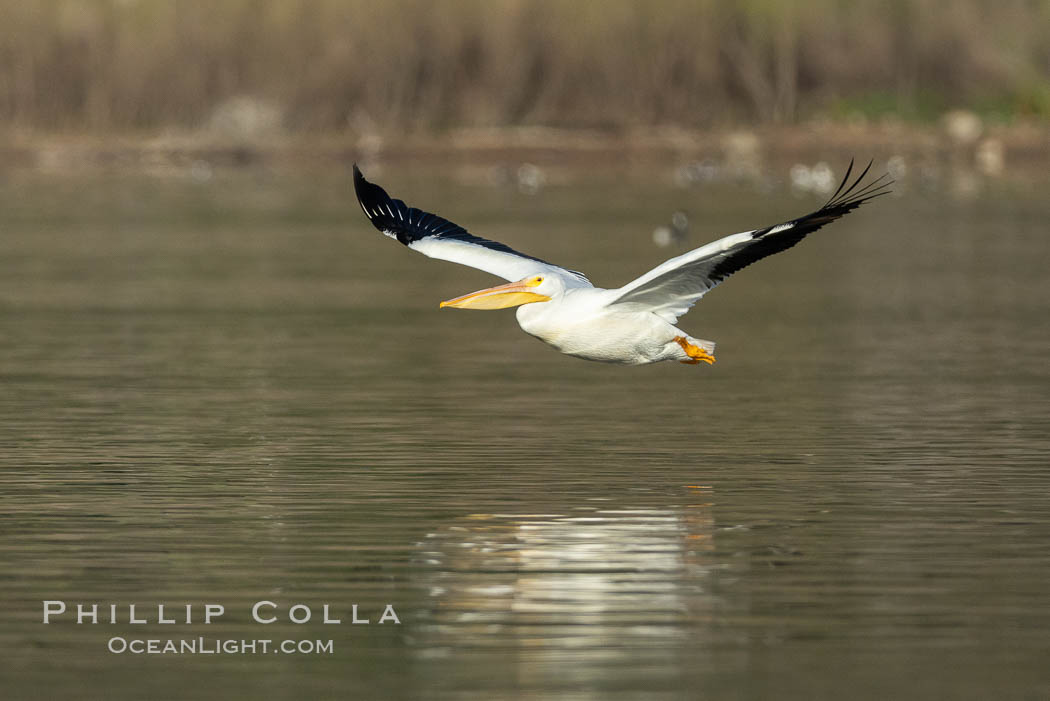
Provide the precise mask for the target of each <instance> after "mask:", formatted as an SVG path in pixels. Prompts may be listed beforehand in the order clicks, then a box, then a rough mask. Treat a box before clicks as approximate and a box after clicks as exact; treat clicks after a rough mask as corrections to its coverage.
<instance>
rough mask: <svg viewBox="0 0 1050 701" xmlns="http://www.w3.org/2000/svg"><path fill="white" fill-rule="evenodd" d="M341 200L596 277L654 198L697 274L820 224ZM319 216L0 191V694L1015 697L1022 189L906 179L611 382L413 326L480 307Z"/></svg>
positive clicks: (1026, 530) (418, 182) (563, 206)
mask: <svg viewBox="0 0 1050 701" xmlns="http://www.w3.org/2000/svg"><path fill="white" fill-rule="evenodd" d="M374 177H375V178H376V179H377V180H379V181H380V182H382V183H383V184H385V185H386V186H387V187H388V188H389V189H390V190H391V191H392V192H393V193H394V194H395V195H397V196H401V197H404V198H405V199H406V200H408V201H409V202H410V203H412V204H415V205H418V206H422V207H425V208H429V209H432V210H437V211H438V212H440V213H442V214H444V215H446V216H448V217H450V218H452V219H453V220H456V221H458V222H460V223H462V224H464V225H466V226H467V227H468V228H470V229H471V230H472V231H474V232H475V233H479V234H482V235H487V236H491V237H494V238H497V239H499V240H503V241H505V242H507V243H509V244H511V245H513V246H515V247H517V248H519V249H521V250H525V251H527V252H529V253H532V254H534V255H538V256H541V257H544V258H547V259H551V260H555V261H558V262H563V263H564V264H566V265H568V266H570V267H573V268H577V269H582V270H585V271H586V272H588V273H589V274H590V276H591V279H592V280H593V281H594V282H595V283H596V284H598V285H602V286H616V285H619V284H622V283H623V282H626V281H627V280H629V279H631V278H632V277H634V276H636V275H638V274H640V273H642V272H644V271H645V270H647V269H648V268H649V267H651V266H653V265H655V264H656V263H658V262H660V261H661V260H663V259H664V258H667V257H669V256H670V255H673V254H675V253H677V252H678V251H677V250H675V249H657V248H656V247H655V246H654V245H653V243H652V241H651V239H650V232H651V231H652V229H653V228H654V227H655V226H656V225H658V224H660V223H663V221H664V220H665V219H666V218H667V217H668V216H669V213H670V212H671V211H673V210H674V209H677V208H684V209H686V210H688V211H689V212H690V214H691V215H692V220H693V225H692V234H691V235H692V241H691V243H692V244H694V245H699V244H700V243H702V242H704V241H706V240H710V239H712V238H715V237H717V236H719V235H723V234H727V233H731V232H734V231H738V230H741V229H747V228H752V227H754V226H758V225H762V224H768V223H772V222H775V221H780V220H783V219H786V218H790V217H792V216H795V215H797V214H800V213H803V212H805V211H807V210H808V209H809V208H813V207H815V206H816V205H817V204H819V203H818V202H817V201H816V200H811V199H808V198H801V199H800V198H795V197H792V196H791V195H790V194H788V193H786V192H782V191H774V192H772V193H767V194H759V193H757V192H756V191H755V190H754V189H753V188H750V187H746V186H742V185H741V186H736V185H724V186H713V187H710V188H706V189H696V190H688V191H687V190H682V189H678V188H675V187H674V186H673V185H672V184H671V183H670V180H669V179H663V180H661V179H660V178H654V179H652V180H645V181H643V180H640V179H639V180H627V181H623V182H618V181H616V180H614V179H612V178H597V177H595V178H581V179H579V180H578V181H577V182H576V184H573V185H559V184H557V182H555V183H554V184H552V185H551V186H550V187H548V188H546V189H544V190H541V191H540V192H539V193H538V194H536V195H535V196H531V197H529V196H526V195H522V194H520V193H518V192H517V191H515V190H512V189H509V188H499V187H481V186H476V185H472V184H470V183H469V182H466V181H463V180H456V179H451V180H450V179H446V178H443V177H441V176H440V174H438V173H429V174H412V173H409V172H407V171H403V170H397V169H386V170H383V171H377V172H376V173H375V175H374ZM349 188H350V186H349V178H348V177H347V175H346V174H345V173H334V174H333V173H328V174H322V175H312V176H307V175H302V176H276V175H237V174H232V175H221V174H220V175H216V177H214V178H213V179H212V180H210V181H208V182H206V183H197V182H192V181H186V182H183V181H181V180H177V179H147V180H130V179H128V180H125V179H121V178H115V177H102V178H92V179H90V180H89V179H78V178H65V179H44V178H41V177H37V176H26V175H21V176H14V175H12V176H10V177H8V178H7V179H6V180H5V181H4V182H3V186H2V187H0V487H2V490H0V535H2V538H0V562H2V563H3V564H2V568H0V600H2V601H3V621H2V627H0V676H2V678H3V679H4V687H5V693H4V696H5V698H23V697H24V698H46V697H52V698H59V697H64V698H72V697H78V696H79V697H83V695H84V693H85V690H87V689H90V690H92V692H93V694H94V693H97V694H101V695H102V696H104V697H105V698H112V699H139V698H184V697H187V696H194V697H197V698H216V699H219V698H231V697H260V696H269V697H281V698H305V697H307V696H311V695H312V696H313V697H336V696H338V697H342V698H442V699H443V698H473V699H502V698H539V697H545V698H565V699H618V698H625V699H626V698H638V697H640V696H645V697H647V698H661V699H679V698H682V699H685V698H787V699H808V698H818V697H822V698H872V699H875V698H923V699H925V698H989V697H992V696H994V697H995V698H1033V699H1034V698H1045V697H1047V696H1050V665H1048V663H1047V661H1048V660H1050V596H1048V595H1047V582H1048V581H1050V499H1048V494H1050V468H1048V463H1050V440H1048V435H1050V365H1048V363H1047V353H1048V350H1050V331H1048V327H1047V301H1048V300H1050V281H1048V276H1047V272H1046V271H1047V268H1048V265H1050V243H1048V241H1050V239H1048V238H1047V221H1048V219H1050V205H1048V204H1047V203H1046V201H1045V199H1041V198H1039V197H1037V196H1036V195H1035V194H1028V193H1026V192H1023V191H1022V192H1017V191H1013V190H1009V189H1006V188H1004V190H1003V191H1001V192H987V193H985V194H984V195H982V196H981V197H979V198H978V199H977V200H974V201H968V202H958V201H953V200H950V199H942V198H940V197H938V196H937V195H935V194H932V193H921V192H918V191H915V190H910V189H909V188H908V187H907V186H906V184H905V186H904V187H902V188H900V190H901V192H900V194H899V195H898V196H895V197H893V198H883V199H881V200H878V201H877V202H874V203H872V204H870V205H867V206H865V207H864V208H862V209H861V210H860V211H858V212H857V213H855V214H852V215H850V216H849V217H847V218H845V219H844V220H842V221H841V222H839V223H837V224H835V225H834V226H833V227H829V228H828V229H825V230H822V231H821V232H819V233H818V234H816V235H814V236H812V237H811V238H810V239H807V240H806V241H805V242H803V243H802V244H800V245H799V246H798V247H797V248H795V249H793V250H791V251H790V252H788V253H786V254H784V255H781V256H778V257H776V258H775V259H771V260H767V261H763V262H762V263H760V264H758V265H756V266H754V267H753V268H749V269H747V270H745V271H743V272H741V273H739V274H738V275H737V276H736V277H734V278H733V279H732V280H731V281H730V282H729V283H727V284H726V285H725V286H724V287H721V288H719V289H718V290H716V291H715V292H713V293H712V294H711V295H709V296H708V297H707V298H705V300H704V301H703V302H702V303H701V304H700V305H699V306H698V307H697V308H696V309H695V310H694V311H693V312H692V313H691V314H690V315H688V316H687V317H685V318H684V319H683V320H682V326H683V327H684V328H686V329H688V330H689V331H690V332H692V333H693V334H694V335H696V336H699V337H702V338H710V339H714V340H716V341H718V344H719V345H718V358H719V362H718V363H717V364H716V365H715V366H713V367H707V366H702V367H690V366H683V365H678V364H670V363H665V364H662V365H657V366H650V367H643V368H622V367H612V366H604V365H598V364H588V363H585V362H583V361H579V360H575V359H572V358H568V357H563V356H560V355H558V354H557V353H555V352H554V351H552V350H550V349H548V348H546V347H545V346H543V345H542V344H540V343H539V342H537V341H535V340H533V339H531V338H529V337H527V336H525V335H524V334H523V333H522V332H521V331H520V330H519V329H518V328H517V325H516V323H515V321H514V319H513V315H512V314H511V313H509V312H463V311H456V310H443V311H441V312H439V311H438V309H437V302H438V301H440V300H442V299H447V298H449V297H452V296H455V295H458V294H462V293H465V292H468V291H471V290H474V289H477V288H479V287H483V286H486V285H488V284H490V282H491V280H492V278H490V277H488V276H486V275H485V274H483V273H479V272H477V271H472V270H469V269H465V268H461V267H458V266H454V265H451V264H445V263H438V262H433V261H428V260H426V259H425V258H423V257H421V256H418V255H415V254H413V253H411V252H409V251H407V250H406V249H404V248H402V247H400V246H398V245H396V244H395V243H393V242H391V241H389V240H387V239H384V238H383V237H381V236H379V235H378V234H376V233H375V232H374V231H372V230H371V229H370V228H369V227H368V225H367V222H365V220H364V218H363V217H362V216H361V212H360V210H359V209H358V208H357V206H356V203H354V202H353V200H352V198H351V196H350V193H349ZM45 600H61V601H65V602H67V604H68V606H69V607H70V609H72V608H73V607H74V606H75V605H76V604H77V603H86V604H91V603H99V604H100V608H101V616H100V618H102V619H103V621H104V622H102V623H100V624H98V625H91V624H89V623H84V624H81V625H77V624H76V622H75V615H73V614H72V613H67V614H66V615H64V616H61V617H59V618H58V620H57V621H56V622H54V623H52V624H49V625H46V626H45V625H43V624H42V622H41V621H42V602H43V601H45ZM257 601H272V602H274V603H275V604H277V607H276V614H277V615H278V621H277V622H275V623H273V624H269V625H262V624H259V623H255V622H253V621H252V620H251V617H250V609H251V606H252V604H253V603H254V602H257ZM113 603H115V604H118V605H119V612H118V617H119V620H118V622H117V623H116V624H109V623H108V622H105V619H106V616H108V610H109V605H110V604H113ZM130 603H135V604H137V607H138V609H139V611H140V612H142V611H144V612H145V614H146V617H147V619H148V621H149V622H148V623H146V624H142V625H136V624H130V623H129V622H128V620H127V619H128V615H127V605H128V604H130ZM159 603H163V604H166V605H167V606H168V608H169V610H170V609H172V608H174V609H176V610H177V611H179V612H180V613H179V616H182V615H184V607H185V606H186V605H187V604H191V605H193V617H194V618H193V622H192V623H191V624H185V623H182V622H180V623H176V624H158V623H157V620H156V619H157V611H156V607H157V604H159ZM208 603H218V604H221V605H223V606H224V607H225V611H226V613H225V615H223V616H222V617H220V618H218V619H217V620H215V621H214V622H213V623H211V624H210V625H204V624H203V622H202V618H203V607H204V605H205V604H208ZM297 603H302V604H305V605H307V606H309V607H310V608H311V610H312V611H313V618H312V619H311V621H310V622H308V623H305V624H302V625H296V624H293V623H291V622H289V620H288V616H287V609H288V607H289V606H291V605H294V604H297ZM324 604H328V605H329V607H330V615H331V617H332V618H338V619H340V620H341V621H342V623H341V624H340V625H325V624H323V623H321V622H320V618H321V617H322V613H321V610H322V606H323V605H324ZM387 604H390V605H392V606H393V608H394V610H395V611H396V614H397V616H398V618H399V620H400V624H395V623H393V622H392V621H389V620H388V621H387V622H385V623H383V624H382V625H380V624H379V618H380V616H381V615H382V613H383V611H384V608H385V607H386V605H387ZM354 605H356V606H357V617H358V618H359V619H364V618H367V619H369V620H370V623H369V624H368V625H355V624H352V623H351V620H352V618H353V616H354V614H353V606H354ZM267 610H269V609H267ZM113 637H123V638H125V639H129V640H130V639H133V638H142V639H160V640H167V639H175V640H181V639H192V638H198V637H204V638H206V639H208V640H216V639H236V640H242V639H243V640H251V639H273V640H278V641H279V640H283V639H292V640H308V641H315V640H321V641H327V640H331V641H332V645H333V652H332V653H331V654H295V655H286V654H266V655H264V654H254V655H251V654H243V655H242V654H214V655H200V654H198V655H188V654H187V655H173V654H164V655H160V654H158V655H145V654H144V655H133V654H131V653H130V652H128V653H124V654H112V653H110V652H108V651H107V644H108V641H109V640H110V639H111V638H113ZM96 690H97V691H96ZM304 694H305V696H304Z"/></svg>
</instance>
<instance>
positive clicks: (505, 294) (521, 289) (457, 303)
mask: <svg viewBox="0 0 1050 701" xmlns="http://www.w3.org/2000/svg"><path fill="white" fill-rule="evenodd" d="M538 284H539V283H538V282H534V281H532V280H519V281H518V282H508V283H507V284H506V285H497V286H496V287H489V288H487V289H484V290H478V291H477V292H471V293H470V294H468V295H463V296H462V297H456V298H455V299H447V300H445V301H444V302H442V303H441V304H440V305H438V306H439V308H440V307H459V308H460V309H506V308H507V307H517V306H519V305H521V304H530V303H532V302H548V301H550V297H548V296H547V295H541V294H538V293H536V292H533V291H531V290H530V289H529V288H531V287H535V286H536V285H538Z"/></svg>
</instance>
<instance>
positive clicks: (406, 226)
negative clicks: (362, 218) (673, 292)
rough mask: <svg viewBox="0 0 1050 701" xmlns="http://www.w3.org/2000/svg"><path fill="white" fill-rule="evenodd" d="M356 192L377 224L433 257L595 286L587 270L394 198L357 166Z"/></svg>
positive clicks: (507, 276)
mask: <svg viewBox="0 0 1050 701" xmlns="http://www.w3.org/2000/svg"><path fill="white" fill-rule="evenodd" d="M354 190H355V192H356V193H357V201H358V203H359V204H360V205H361V209H363V210H364V212H365V215H366V216H367V217H368V219H369V221H371V222H372V226H374V227H375V228H377V229H379V231H381V232H383V233H384V234H385V235H387V236H389V237H390V238H392V239H397V240H398V241H400V242H401V243H403V244H404V245H406V246H408V247H409V248H411V249H412V250H414V251H419V252H420V253H422V254H423V255H425V256H429V257H430V258H437V259H439V260H447V261H450V262H452V263H460V264H461V265H468V266H470V267H471V268H477V269H478V270H484V271H485V272H486V273H492V274H493V275H498V276H499V277H501V278H503V279H504V280H511V281H514V280H521V279H522V278H526V277H529V276H530V275H536V274H538V273H543V274H560V275H566V276H568V277H570V278H575V279H577V280H578V281H580V282H583V283H586V284H588V285H589V284H590V283H589V282H587V278H586V277H584V275H583V274H582V273H578V272H575V271H573V270H567V269H565V268H562V267H561V266H558V265H554V264H553V263H548V262H547V261H545V260H540V259H539V258H533V257H532V256H527V255H525V254H524V253H518V252H517V251H515V250H514V249H513V248H511V247H510V246H505V245H504V244H502V243H499V242H497V241H489V240H488V239H483V238H480V237H478V236H474V235H472V234H470V233H468V232H467V230H466V229H464V228H463V227H461V226H459V225H458V224H453V223H452V222H450V221H448V220H447V219H443V218H441V217H439V216H437V215H436V214H430V213H429V212H424V211H423V210H420V209H416V208H415V207H409V206H408V205H406V204H405V203H404V202H402V201H401V200H395V199H393V198H391V197H390V196H389V195H388V194H386V191H385V190H384V189H383V188H381V187H379V186H378V185H376V184H374V183H370V182H368V181H367V180H365V176H364V175H362V174H361V171H360V169H359V168H358V167H357V166H356V165H355V166H354Z"/></svg>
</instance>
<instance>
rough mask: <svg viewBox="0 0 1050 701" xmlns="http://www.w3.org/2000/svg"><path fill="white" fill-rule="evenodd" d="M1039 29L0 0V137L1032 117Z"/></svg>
mask: <svg viewBox="0 0 1050 701" xmlns="http://www.w3.org/2000/svg"><path fill="white" fill-rule="evenodd" d="M1048 28H1050V0H1000V1H998V2H995V3H990V2H984V1H982V0H957V1H955V2H952V3H948V4H946V3H942V2H938V1H937V0H853V1H849V0H813V1H811V2H773V1H771V0H745V1H743V2H734V3H729V2H724V1H717V0H691V1H687V0H661V1H660V2H653V0H502V1H493V2H486V1H484V0H435V1H423V0H404V1H400V2H377V1H376V0H223V2H206V1H204V0H39V1H36V2H24V1H20V0H0V127H5V128H7V129H9V130H22V131H26V130H28V131H35V132H36V131H38V132H52V133H54V132H59V133H98V134H112V133H135V132H140V133H141V132H149V131H154V132H157V131H163V130H201V129H215V128H221V127H222V124H223V120H224V116H223V115H224V112H223V110H224V109H225V110H226V111H227V112H229V111H230V110H231V109H233V110H235V109H236V103H234V107H231V106H230V105H231V103H230V101H231V100H237V99H242V100H243V99H244V96H249V97H250V98H251V100H252V102H244V103H243V104H242V105H241V108H242V112H243V110H244V109H255V111H256V113H255V114H254V115H249V116H248V117H247V118H246V119H248V120H249V121H250V120H255V121H254V122H251V121H250V124H251V125H254V127H258V128H259V129H260V130H262V131H263V132H265V131H266V130H267V129H270V128H279V129H280V130H281V131H282V133H289V134H318V133H320V134H366V133H370V132H376V133H387V134H390V133H408V134H422V133H435V132H442V131H443V130H449V129H456V128H496V127H553V128H559V129H590V130H599V131H603V132H616V131H623V130H630V129H638V128H644V127H650V126H666V125H673V126H676V127H681V128H683V129H712V128H725V127H729V126H734V125H747V126H762V125H792V124H798V123H805V122H808V121H812V120H830V121H849V120H885V119H893V120H899V121H904V122H911V123H916V124H923V123H932V122H934V121H936V120H937V119H938V118H939V117H940V116H941V115H942V114H943V113H944V112H946V111H948V110H951V109H957V108H966V109H968V110H970V111H973V112H976V113H977V114H978V115H980V116H981V117H982V118H983V119H985V120H986V121H989V122H992V123H1003V124H1010V123H1012V122H1014V121H1017V120H1024V121H1029V122H1031V121H1035V122H1042V121H1044V120H1050V31H1048ZM246 105H247V107H245V106H246ZM253 105H254V107H253ZM237 118H238V119H241V120H242V121H243V120H244V119H245V117H244V116H243V115H242V116H241V117H237Z"/></svg>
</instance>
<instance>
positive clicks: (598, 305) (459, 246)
mask: <svg viewBox="0 0 1050 701" xmlns="http://www.w3.org/2000/svg"><path fill="white" fill-rule="evenodd" d="M870 168H871V163H869V164H868V167H867V168H865V169H864V172H863V173H861V174H860V176H859V177H858V178H857V179H856V180H854V181H853V183H852V184H850V185H849V186H847V182H848V180H849V176H850V173H851V172H852V170H853V162H852V161H850V167H849V169H848V170H847V171H846V176H845V177H844V178H843V179H842V184H841V185H839V188H838V190H836V191H835V194H833V195H832V196H831V199H829V200H828V201H827V203H826V204H825V205H824V206H823V207H821V208H820V209H818V210H817V211H815V212H812V213H810V214H807V215H805V216H804V217H799V218H798V219H794V220H792V221H789V222H785V223H784V224H778V225H776V226H768V227H766V228H764V229H755V230H753V231H745V232H743V233H739V234H733V235H732V236H726V237H725V238H722V239H719V240H717V241H714V242H712V243H709V244H707V245H706V246H701V247H700V248H697V249H694V250H692V251H689V252H688V253H684V254H682V255H680V256H678V257H676V258H672V259H670V260H668V261H666V262H664V263H662V264H661V265H658V266H657V267H655V268H653V269H652V270H650V271H649V272H647V273H646V274H645V275H642V276H641V277H640V278H638V279H637V280H634V281H632V282H629V283H627V284H626V285H624V286H623V287H618V288H616V289H612V290H606V289H602V288H600V287H595V286H594V285H592V284H591V283H590V281H589V280H588V279H587V278H586V276H584V275H583V273H578V272H576V271H573V270H568V269H566V268H562V267H560V266H557V265H554V264H552V263H548V262H546V261H543V260H540V259H539V258H533V257H532V256H527V255H524V254H522V253H518V252H517V251H515V250H514V249H512V248H510V247H508V246H505V245H503V244H502V243H497V242H495V241H488V240H486V239H483V238H479V237H477V236H473V235H471V234H469V233H467V231H466V230H465V229H464V228H463V227H461V226H458V225H456V224H453V223H452V222H450V221H448V220H447V219H442V218H441V217H439V216H437V215H435V214H429V213H427V212H424V211H422V210H419V209H416V208H415V207H409V206H408V205H406V204H405V203H404V202H402V201H401V200H395V199H392V198H391V197H390V196H389V195H387V194H386V191H385V190H383V188H381V187H379V186H378V185H375V184H373V183H370V182H368V181H367V180H365V177H364V175H362V174H361V170H360V169H359V168H358V167H357V165H354V189H355V191H356V192H357V200H358V202H359V203H360V204H361V209H363V210H364V212H365V215H366V216H367V217H368V219H369V220H370V221H371V222H372V225H373V226H374V227H375V228H377V229H379V231H381V232H383V233H384V234H386V235H387V236H389V237H390V238H393V239H397V240H398V241H400V242H401V243H403V244H404V245H406V246H408V247H409V248H411V249H413V250H415V251H419V252H420V253H422V254H423V255H425V256H429V257H431V258H438V259H440V260H447V261H451V262H453V263H461V264H463V265H469V266H470V267H472V268H478V269H479V270H484V271H485V272H487V273H492V274H493V275H497V276H499V277H501V278H503V279H505V280H509V281H510V282H509V283H507V284H505V285H498V286H496V287H490V288H488V289H484V290H478V291H477V292H471V293H470V294H466V295H463V296H461V297H456V298H455V299H450V300H446V301H444V302H442V303H441V304H440V306H441V307H460V308H462V309H503V308H505V307H518V310H517V317H518V324H519V325H520V326H521V328H522V330H523V331H525V333H527V334H529V335H531V336H535V337H536V338H538V339H540V340H541V341H543V342H545V343H548V344H550V345H552V346H554V348H556V349H557V350H559V351H561V352H562V353H566V354H568V355H573V356H576V357H577V358H584V359H586V360H596V361H600V362H605V363H621V364H624V365H645V364H647V363H657V362H660V361H661V360H678V361H680V362H682V363H687V364H690V365H695V364H697V363H700V362H701V361H702V362H705V363H709V364H710V363H714V362H715V357H714V355H713V352H714V349H715V344H714V343H713V342H712V341H704V340H702V339H699V338H693V337H692V336H690V335H689V334H687V333H686V332H685V331H682V330H681V329H679V328H678V327H676V326H675V325H674V324H675V322H676V321H677V320H678V317H680V316H681V315H683V314H685V313H686V312H687V311H688V310H689V308H690V307H692V306H693V305H694V304H696V302H697V301H698V300H699V299H700V298H701V297H703V296H704V295H705V294H706V293H707V292H708V290H710V289H712V288H713V287H715V286H716V285H718V284H719V283H720V282H722V281H723V280H725V279H726V278H727V277H729V276H730V275H732V274H733V273H735V272H736V271H738V270H740V269H741V268H743V267H745V266H748V265H751V264H752V263H754V262H755V261H757V260H760V259H762V258H765V257H766V256H770V255H773V254H774V253H779V252H780V251H783V250H785V249H788V248H790V247H791V246H794V245H795V244H796V243H798V242H799V241H801V240H802V239H803V238H805V236H806V234H808V233H810V232H812V231H816V230H817V229H819V228H820V227H822V226H824V225H825V224H827V223H828V222H831V221H834V220H835V219H838V218H839V217H841V216H842V215H843V214H846V213H847V212H850V211H852V210H853V209H856V208H857V207H859V206H860V205H861V204H863V203H864V202H867V201H868V200H870V199H872V198H874V197H878V196H879V195H884V194H886V193H887V192H888V189H887V187H888V186H889V185H890V184H892V181H890V182H887V181H886V177H887V176H886V175H883V176H881V177H879V178H878V179H876V180H874V181H872V182H870V183H869V184H867V185H865V186H864V187H859V185H860V182H861V180H863V179H864V176H865V175H867V173H868V170H870Z"/></svg>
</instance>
